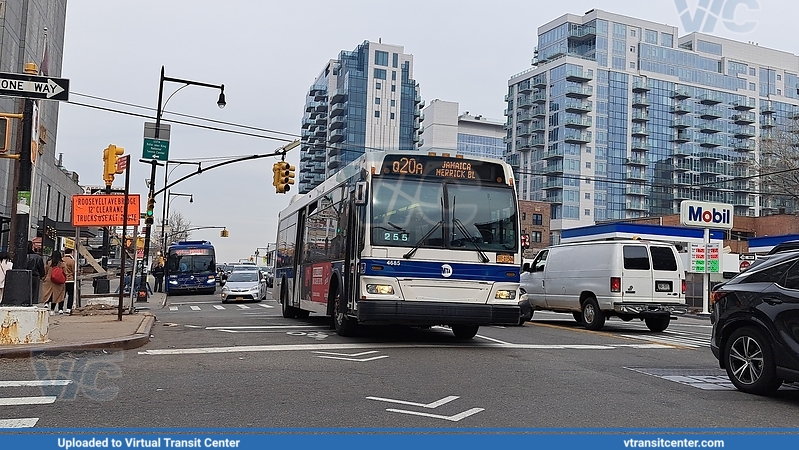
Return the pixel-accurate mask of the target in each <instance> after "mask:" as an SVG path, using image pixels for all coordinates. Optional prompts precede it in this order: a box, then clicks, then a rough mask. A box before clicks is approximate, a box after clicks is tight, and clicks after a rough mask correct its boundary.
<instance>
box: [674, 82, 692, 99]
mask: <svg viewBox="0 0 799 450" xmlns="http://www.w3.org/2000/svg"><path fill="white" fill-rule="evenodd" d="M671 98H673V99H677V100H685V99H687V98H691V93H690V91H689V90H688V89H687V88H686V87H684V86H680V85H676V86H674V90H673V91H672V92H671Z"/></svg>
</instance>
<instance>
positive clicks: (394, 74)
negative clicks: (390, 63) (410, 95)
mask: <svg viewBox="0 0 799 450" xmlns="http://www.w3.org/2000/svg"><path fill="white" fill-rule="evenodd" d="M396 80H397V71H396V70H392V71H391V81H396Z"/></svg>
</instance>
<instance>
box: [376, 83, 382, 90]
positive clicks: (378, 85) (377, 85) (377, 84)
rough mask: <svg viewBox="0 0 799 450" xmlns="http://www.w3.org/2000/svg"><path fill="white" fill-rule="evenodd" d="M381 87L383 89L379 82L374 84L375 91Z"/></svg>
mask: <svg viewBox="0 0 799 450" xmlns="http://www.w3.org/2000/svg"><path fill="white" fill-rule="evenodd" d="M382 87H383V85H382V84H381V83H380V82H379V81H378V82H377V83H375V89H380V88H382Z"/></svg>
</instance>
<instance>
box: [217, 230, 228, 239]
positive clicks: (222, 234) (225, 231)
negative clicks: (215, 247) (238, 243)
mask: <svg viewBox="0 0 799 450" xmlns="http://www.w3.org/2000/svg"><path fill="white" fill-rule="evenodd" d="M229 235H230V232H229V231H228V230H227V229H223V230H222V231H220V232H219V237H228V236H229Z"/></svg>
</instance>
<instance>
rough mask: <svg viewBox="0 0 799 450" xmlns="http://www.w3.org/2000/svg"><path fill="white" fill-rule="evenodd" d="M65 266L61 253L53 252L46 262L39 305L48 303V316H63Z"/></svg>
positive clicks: (65, 281) (65, 280) (65, 282)
mask: <svg viewBox="0 0 799 450" xmlns="http://www.w3.org/2000/svg"><path fill="white" fill-rule="evenodd" d="M65 269H66V264H64V260H63V258H62V257H61V252H59V251H58V250H55V251H54V252H53V254H52V255H51V256H50V261H47V272H46V274H45V277H44V285H43V286H44V287H43V289H42V298H41V300H40V301H39V302H40V303H44V304H47V303H50V315H51V316H52V315H54V314H55V312H56V311H58V314H64V294H65V293H66V287H65V286H66V284H67V276H66V274H65V273H64V270H65Z"/></svg>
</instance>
